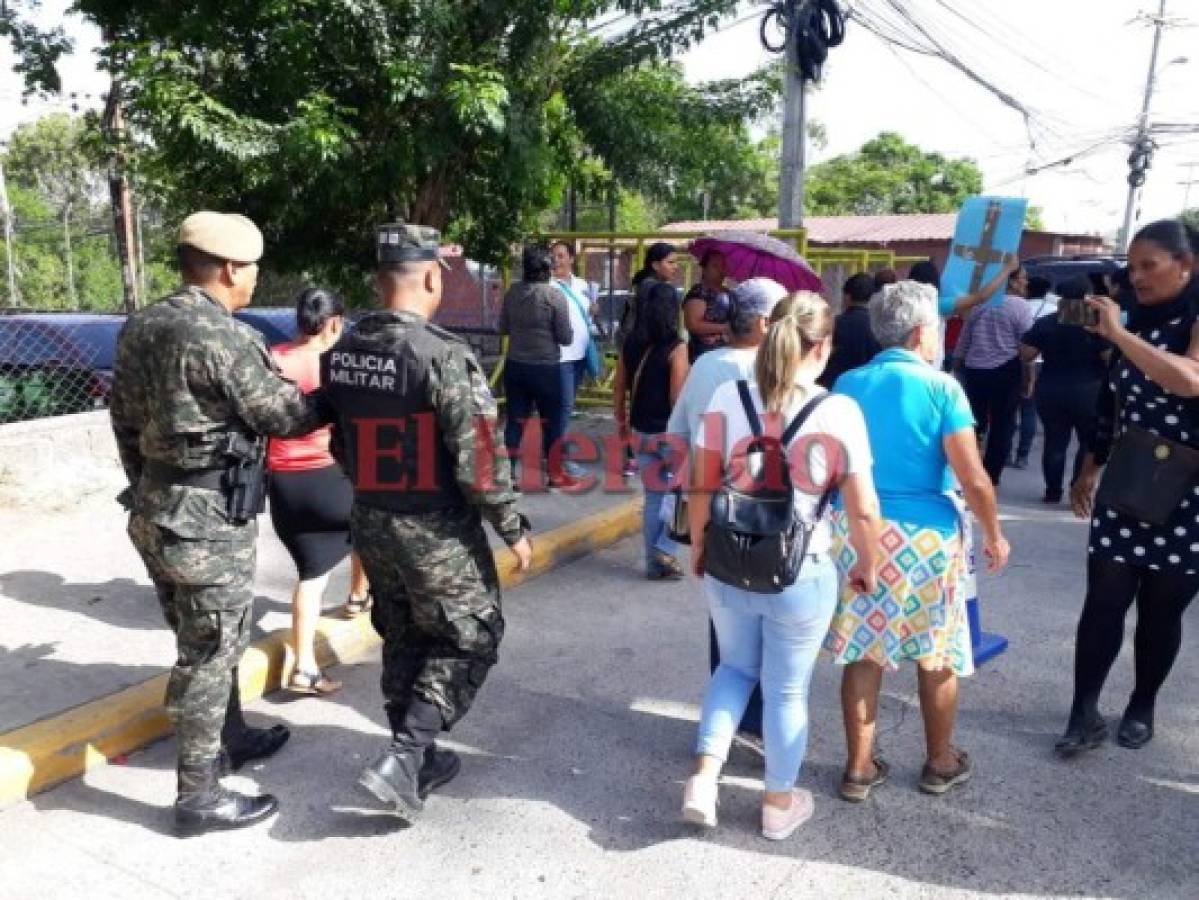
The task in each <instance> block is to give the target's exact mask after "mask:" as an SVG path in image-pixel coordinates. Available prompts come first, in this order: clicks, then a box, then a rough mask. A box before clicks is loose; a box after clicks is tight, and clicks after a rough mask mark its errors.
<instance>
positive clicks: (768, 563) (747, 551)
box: [704, 380, 831, 594]
mask: <svg viewBox="0 0 1199 900" xmlns="http://www.w3.org/2000/svg"><path fill="white" fill-rule="evenodd" d="M737 392H738V393H739V394H740V395H741V405H742V406H743V407H745V415H746V418H747V419H749V427H750V429H751V430H752V432H753V435H754V437H753V440H752V441H750V443H749V445H748V446H747V447H746V455H747V457H749V456H750V455H752V454H754V453H761V454H762V457H761V458H762V467H761V470H760V471H761V472H762V473H776V472H777V473H778V475H779V477H778V478H777V479H773V480H775V481H777V484H774V485H771V484H769V482H770V481H771V480H772V479H770V478H767V479H766V482H767V483H765V484H762V483H761V479H757V478H756V474H755V479H756V480H757V481H758V483H756V484H755V485H754V486H753V487H752V488H751V489H750V490H748V491H747V490H743V489H742V488H741V487H738V486H737V485H735V484H734V483H732V482H733V477H732V475H731V474H730V475H726V477H725V481H724V483H723V484H722V485H721V487H720V489H719V490H717V491H716V492H715V493H714V494H713V495H712V517H711V520H710V521H709V522H708V528H707V531H705V532H704V571H705V572H706V573H707V574H708V575H711V576H712V577H713V578H715V579H716V580H717V581H721V582H723V583H725V584H728V585H731V586H733V587H737V588H741V589H742V590H746V591H753V592H754V593H758V594H778V593H781V592H782V591H784V590H786V589H787V588H788V587H790V586H791V585H793V584H794V583H795V580H796V579H797V578H798V577H799V572H800V569H801V568H802V567H803V561H804V557H805V556H806V555H807V552H808V544H809V542H810V541H811V539H812V532H813V531H815V529H816V525H817V524H818V523H819V522H820V520H821V518H822V517H823V516H824V512H825V510H826V509H827V507H828V501H829V497H830V494H831V491H825V492H824V494H823V495H822V496H821V497H820V502H819V503H818V504H817V507H816V516H815V519H814V521H812V522H806V521H804V520H803V519H802V518H801V517H800V515H799V512H798V510H796V508H795V491H794V490H793V488H792V484H791V472H790V466H789V465H788V460H787V445H788V444H790V443H791V441H792V440H793V439H794V438H795V435H796V434H797V433H798V432H799V429H800V428H801V427H802V426H803V423H804V422H805V421H807V419H808V417H809V416H810V415H811V414H812V413H813V412H815V410H816V407H818V406H819V405H820V404H821V403H822V402H823V401H824V400H825V399H826V398H827V397H828V394H827V393H821V394H820V395H819V396H816V397H813V398H812V399H811V400H809V401H808V402H807V403H806V404H805V405H804V407H803V409H801V410H800V411H799V413H798V414H797V415H796V416H795V418H794V419H793V420H792V421H791V424H789V425H788V426H787V428H786V429H785V430H784V431H783V435H782V437H781V439H777V438H771V437H764V436H763V435H762V422H761V420H760V419H759V418H758V413H757V410H755V409H754V405H753V399H752V398H751V397H750V394H749V385H748V383H747V382H745V381H744V380H741V381H738V382H737Z"/></svg>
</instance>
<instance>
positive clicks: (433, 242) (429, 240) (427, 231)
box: [377, 222, 445, 266]
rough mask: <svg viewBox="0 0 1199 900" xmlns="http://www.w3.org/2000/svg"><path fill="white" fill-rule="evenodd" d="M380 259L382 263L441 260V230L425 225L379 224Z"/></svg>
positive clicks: (442, 262) (406, 223)
mask: <svg viewBox="0 0 1199 900" xmlns="http://www.w3.org/2000/svg"><path fill="white" fill-rule="evenodd" d="M377 249H378V257H377V258H378V260H379V264H380V265H387V264H388V263H407V262H440V263H441V264H442V265H443V266H444V265H445V260H443V259H442V258H441V232H439V231H438V230H437V229H436V228H429V227H427V226H425V225H412V224H410V223H408V222H392V223H391V224H389V225H380V226H379V238H378V248H377Z"/></svg>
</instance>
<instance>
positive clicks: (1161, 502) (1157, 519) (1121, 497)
mask: <svg viewBox="0 0 1199 900" xmlns="http://www.w3.org/2000/svg"><path fill="white" fill-rule="evenodd" d="M1116 421H1117V422H1118V421H1119V417H1118V416H1117V419H1116ZM1196 480H1199V450H1195V449H1194V448H1192V447H1188V446H1187V445H1186V444H1181V443H1179V442H1178V441H1172V440H1170V439H1169V438H1164V437H1160V436H1159V435H1156V434H1154V433H1153V432H1151V431H1146V430H1145V429H1144V428H1140V427H1138V426H1136V425H1128V426H1127V427H1125V429H1124V431H1123V432H1122V433H1121V434H1120V436H1119V437H1118V438H1116V443H1115V446H1114V447H1113V448H1112V453H1111V456H1110V457H1109V459H1108V461H1107V468H1106V469H1104V472H1103V479H1102V480H1101V481H1100V482H1099V490H1098V492H1097V493H1096V495H1095V502H1096V503H1099V504H1102V505H1103V506H1109V507H1111V508H1112V509H1114V510H1116V511H1117V512H1122V513H1124V514H1125V515H1127V516H1131V517H1132V518H1134V519H1136V520H1138V521H1140V522H1145V523H1147V524H1149V525H1165V524H1167V523H1168V522H1169V521H1170V516H1172V515H1173V514H1174V511H1175V510H1176V509H1178V505H1179V504H1180V503H1182V501H1183V499H1185V497H1186V494H1187V492H1188V491H1190V490H1191V488H1192V487H1194V485H1195V483H1196Z"/></svg>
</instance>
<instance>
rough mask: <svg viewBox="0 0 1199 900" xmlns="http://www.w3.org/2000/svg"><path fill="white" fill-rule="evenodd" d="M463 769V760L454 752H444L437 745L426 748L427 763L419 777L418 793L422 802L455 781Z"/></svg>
mask: <svg viewBox="0 0 1199 900" xmlns="http://www.w3.org/2000/svg"><path fill="white" fill-rule="evenodd" d="M461 769H462V759H461V758H460V757H459V756H458V754H457V753H455V752H454V751H453V750H443V749H442V748H440V747H438V746H437V745H436V744H430V745H429V746H428V747H426V748H425V761H424V764H423V765H422V766H421V767H420V772H419V773H418V775H417V785H418V787H417V793H418V794H419V795H420V798H421V799H422V800H425V799H427V798H428V796H429V794H430V793H432V792H433V791H435V790H437V789H438V788H439V787H441V786H442V785H443V784H449V783H450V782H451V781H453V780H454V779H455V778H456V777H457V775H458V772H459V771H460V770H461Z"/></svg>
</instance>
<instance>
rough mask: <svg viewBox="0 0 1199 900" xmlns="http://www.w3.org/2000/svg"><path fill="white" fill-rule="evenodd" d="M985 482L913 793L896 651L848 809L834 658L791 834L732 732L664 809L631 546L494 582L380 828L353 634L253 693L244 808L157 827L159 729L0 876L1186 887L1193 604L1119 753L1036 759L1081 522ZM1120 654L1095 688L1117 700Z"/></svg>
mask: <svg viewBox="0 0 1199 900" xmlns="http://www.w3.org/2000/svg"><path fill="white" fill-rule="evenodd" d="M1009 481H1010V484H1006V485H1005V494H1006V495H1007V499H1008V502H1007V503H1006V505H1005V516H1006V518H1007V520H1008V528H1009V530H1010V534H1011V537H1012V540H1013V544H1014V546H1015V549H1016V553H1015V562H1014V565H1013V566H1012V568H1011V570H1010V571H1009V572H1008V573H1007V574H1005V575H1003V576H1001V577H1000V578H998V579H992V580H987V581H985V582H984V585H983V591H984V603H985V614H986V617H987V620H988V624H989V625H990V626H991V627H993V628H995V629H996V630H1000V631H1002V632H1004V633H1005V634H1007V635H1008V637H1010V638H1011V640H1012V649H1011V650H1010V651H1009V652H1008V653H1007V654H1005V655H1004V656H1002V657H1000V658H999V659H998V660H996V661H995V662H994V663H992V664H990V665H989V666H987V667H986V668H985V669H984V670H983V671H982V672H980V673H979V675H978V676H977V677H976V678H974V679H973V680H972V681H971V682H970V683H969V684H968V685H967V687H966V688H965V690H964V692H963V697H962V712H961V717H960V728H959V735H958V739H959V742H960V743H961V744H962V745H963V746H965V747H967V748H969V749H970V750H971V751H972V753H973V755H974V756H975V759H976V761H977V765H978V774H977V776H976V778H975V780H974V781H973V782H971V783H970V784H969V785H967V786H966V787H964V788H963V789H962V790H960V791H957V792H954V793H951V794H950V795H948V796H947V797H944V798H941V799H932V798H928V797H925V796H924V795H922V794H920V793H919V792H918V791H917V790H916V788H915V780H916V778H917V776H918V773H919V768H920V764H921V738H920V721H919V713H918V709H917V707H916V706H915V681H914V678H913V676H912V673H911V672H910V671H909V672H903V673H901V674H900V675H898V676H895V677H893V678H890V679H889V680H888V682H887V684H886V687H885V694H886V696H885V699H884V704H883V721H882V729H881V730H882V732H883V735H884V738H883V746H884V749H885V751H886V753H887V756H888V758H889V759H890V761H891V762H892V764H893V766H894V769H895V777H894V780H893V782H892V783H891V784H889V785H887V786H886V787H885V788H883V789H881V790H880V791H879V792H878V793H877V794H876V796H875V798H873V799H872V800H871V801H870V802H869V803H867V804H864V805H861V806H850V805H848V804H845V803H842V802H841V801H839V800H837V799H836V797H835V793H834V792H835V787H836V781H837V778H838V775H839V772H840V770H841V767H842V760H843V753H844V744H843V739H842V734H841V729H840V724H839V714H838V711H837V700H836V673H835V671H834V670H833V669H832V667H830V666H828V665H822V666H820V667H819V668H818V670H817V677H816V679H815V682H814V685H813V690H812V711H811V718H812V728H813V734H812V744H811V750H810V755H809V759H808V762H807V764H806V765H805V767H804V771H803V773H802V775H801V781H802V783H803V784H804V785H805V786H807V787H809V788H811V789H812V790H813V791H814V792H815V793H816V796H817V815H816V817H815V819H814V820H813V821H812V822H810V823H809V824H808V825H806V826H805V827H804V828H803V829H801V830H800V831H799V832H798V833H797V834H796V835H795V836H794V837H793V838H792V839H791V840H789V841H787V842H784V843H782V844H770V843H768V842H765V841H763V840H762V839H761V838H759V837H758V836H757V834H756V818H757V804H758V798H759V795H758V790H759V787H758V782H756V780H755V779H756V778H757V777H758V775H759V772H760V760H759V759H758V758H757V757H756V756H754V755H753V753H752V752H751V751H749V750H745V749H740V750H737V751H736V755H735V757H734V760H733V761H732V765H731V766H730V768H729V770H728V777H727V778H726V783H725V786H724V788H723V793H722V805H721V809H720V815H721V827H720V828H719V829H718V830H717V831H715V832H713V833H711V834H706V835H705V834H699V833H696V832H694V831H692V830H690V829H689V828H688V827H686V826H683V825H680V824H679V823H678V822H677V821H676V811H677V807H678V803H679V799H680V792H681V785H682V779H683V777H684V775H685V773H686V769H687V766H688V758H689V751H690V745H691V742H692V740H693V739H694V732H695V722H696V718H697V715H698V702H699V698H700V694H701V691H702V687H703V680H704V674H705V661H704V653H705V640H706V638H705V631H704V629H705V625H704V614H703V609H702V606H701V604H700V603H699V602H698V600H697V599H696V597H695V594H694V592H693V590H692V589H690V588H689V587H688V586H687V585H673V586H672V585H658V584H648V583H646V582H644V581H642V580H641V579H640V578H639V577H638V576H637V555H638V553H639V550H638V546H639V544H638V541H637V540H628V541H625V542H623V543H622V544H620V545H618V546H617V547H615V548H612V549H610V550H608V551H604V552H601V553H599V554H596V555H594V556H592V557H589V558H587V559H584V560H581V561H579V562H577V563H574V564H572V565H570V566H567V567H565V568H563V569H561V570H558V571H557V572H554V573H551V574H549V575H547V576H545V577H543V578H540V579H537V580H535V581H533V582H531V583H529V584H527V585H525V586H523V587H521V588H518V589H516V590H514V591H512V592H511V593H510V594H509V596H508V599H507V612H508V617H509V629H508V636H507V638H506V642H505V645H504V651H503V656H502V661H501V665H500V666H499V667H498V668H497V669H496V670H495V672H494V674H493V676H492V678H491V680H490V681H489V683H488V685H487V686H486V688H485V689H484V691H483V692H482V694H481V697H480V701H479V704H478V706H477V707H476V710H475V712H474V713H473V714H472V715H471V716H470V717H468V718H467V719H466V720H465V721H464V722H463V723H462V724H461V725H460V726H459V728H458V729H456V730H455V732H454V733H453V735H452V738H453V745H454V746H456V747H457V748H458V749H459V750H460V751H461V752H462V753H463V754H464V755H465V756H466V764H465V766H464V770H463V773H462V775H461V777H460V778H459V779H458V780H457V781H455V782H454V783H453V784H452V785H450V786H448V788H447V789H446V791H445V793H444V794H443V795H440V796H437V797H436V798H435V799H434V800H432V801H431V802H430V804H429V806H428V808H427V810H426V813H425V815H424V816H423V818H422V819H421V820H420V821H419V822H418V823H417V824H416V825H415V826H413V827H405V826H404V825H402V824H401V823H400V822H399V821H398V820H397V819H395V818H394V817H393V816H391V815H390V814H387V813H385V812H382V811H380V810H379V809H378V808H377V806H376V805H375V804H374V803H373V802H372V801H370V800H369V798H367V797H365V795H361V796H360V795H359V794H358V793H357V791H356V790H355V788H354V784H353V782H354V778H355V776H356V774H357V771H358V770H359V769H360V768H361V766H362V765H363V764H364V763H365V762H366V761H368V757H371V756H372V755H373V754H374V753H375V752H377V751H378V749H379V748H380V747H381V746H382V744H383V742H384V740H385V736H384V730H383V724H382V723H383V716H382V711H381V708H380V703H379V699H378V694H377V678H378V668H377V659H376V658H375V657H374V656H371V657H370V658H364V659H361V660H357V661H355V662H354V663H353V664H351V665H348V666H346V667H343V668H342V669H341V670H339V677H343V678H345V680H346V682H347V687H346V690H345V691H344V692H343V694H342V695H340V696H339V697H338V698H337V699H335V700H332V701H329V700H323V701H322V700H317V699H309V698H306V699H303V700H299V701H293V702H285V701H281V700H278V699H275V698H267V699H265V700H263V701H260V702H258V703H257V704H255V705H254V711H255V712H257V713H259V714H260V715H268V716H271V717H275V718H279V719H282V720H285V721H287V722H289V723H290V724H291V725H292V728H293V732H294V738H293V740H292V744H291V745H290V746H289V747H288V748H287V749H286V750H285V752H284V753H283V754H281V755H280V756H279V758H278V759H277V760H273V761H271V763H270V764H269V765H267V766H265V767H263V768H261V769H259V770H258V771H255V772H252V773H250V776H249V777H250V779H251V780H252V781H253V782H255V783H257V784H259V785H261V786H262V787H264V788H267V789H270V790H272V791H275V792H277V793H278V794H279V796H280V797H281V799H282V803H283V808H282V811H281V813H280V815H279V816H278V817H277V818H276V819H275V820H274V821H272V822H270V823H269V824H264V825H262V826H259V827H257V828H255V829H253V830H250V831H248V832H242V833H238V834H223V835H210V836H206V837H203V838H197V839H193V840H191V841H186V842H182V841H178V840H176V839H174V838H172V837H170V836H169V833H168V832H169V826H170V821H171V818H170V810H169V804H170V801H171V799H172V792H173V773H172V771H171V766H172V765H173V762H172V760H173V757H172V745H171V744H170V742H164V743H162V744H159V745H157V746H155V747H152V748H150V749H148V750H147V751H144V752H142V753H138V754H134V755H133V756H131V757H130V758H129V760H128V761H127V763H126V764H125V765H114V766H109V767H107V768H105V769H101V770H98V771H96V772H93V773H92V774H90V775H88V776H87V777H86V778H85V779H84V780H81V781H76V782H73V783H69V784H66V785H63V786H61V787H60V788H58V789H56V790H53V791H51V792H49V793H46V794H44V795H41V796H39V797H36V798H34V800H33V801H31V802H29V803H25V804H22V805H20V806H17V807H14V808H12V809H10V810H7V811H5V812H3V813H0V873H2V874H0V897H2V898H9V897H12V898H29V897H33V896H39V897H46V898H52V897H67V896H78V895H80V894H82V893H84V892H86V894H87V896H89V897H91V898H104V897H114V898H115V897H173V896H188V897H191V896H197V895H201V894H203V895H209V896H221V897H250V896H255V897H280V898H307V897H314V898H330V897H356V898H357V897H363V898H365V897H428V896H449V897H459V896H469V897H530V896H532V897H555V898H556V897H592V896H617V897H625V896H637V897H643V896H648V897H658V896H672V897H673V896H700V897H716V896H750V895H753V896H778V897H795V896H821V897H825V896H851V895H853V896H856V897H878V896H891V895H895V896H903V897H949V896H955V897H956V896H967V895H1036V896H1069V897H1076V896H1105V897H1128V898H1132V897H1136V898H1143V897H1153V898H1158V897H1162V898H1167V897H1169V898H1188V900H1192V898H1195V897H1197V896H1199V856H1197V854H1196V849H1197V840H1199V763H1197V760H1199V705H1197V704H1195V703H1194V698H1195V697H1196V696H1199V646H1196V641H1195V639H1194V633H1195V631H1194V629H1195V626H1197V625H1199V619H1197V618H1196V613H1195V611H1194V609H1192V611H1191V613H1190V614H1189V624H1190V626H1191V628H1192V633H1191V635H1190V636H1189V637H1188V639H1187V642H1186V646H1185V647H1184V652H1183V657H1182V659H1181V660H1180V663H1179V666H1178V669H1177V670H1176V672H1175V675H1174V677H1173V678H1172V680H1171V682H1170V684H1169V685H1168V686H1167V688H1166V691H1165V694H1164V696H1163V697H1162V701H1161V705H1160V707H1159V714H1158V715H1159V721H1158V725H1159V730H1160V731H1159V736H1158V738H1157V739H1156V740H1155V741H1154V742H1153V743H1152V744H1151V745H1150V746H1149V747H1148V748H1146V749H1144V750H1142V751H1137V752H1133V751H1127V750H1122V749H1120V748H1118V747H1116V746H1114V745H1111V746H1108V747H1105V748H1103V749H1101V750H1099V751H1097V752H1096V753H1094V754H1093V755H1092V756H1091V757H1089V758H1087V759H1085V760H1081V761H1078V762H1077V763H1075V764H1071V765H1066V764H1062V763H1059V762H1056V761H1055V760H1053V759H1052V757H1051V754H1050V747H1051V745H1052V742H1053V739H1054V737H1055V736H1056V734H1057V733H1058V731H1059V729H1060V727H1061V725H1062V723H1063V717H1064V713H1065V709H1066V705H1067V702H1068V691H1069V670H1070V656H1069V654H1070V647H1071V641H1072V630H1073V626H1074V621H1075V617H1076V614H1077V609H1078V606H1079V603H1080V593H1081V589H1080V581H1079V577H1080V573H1081V561H1082V557H1081V553H1082V542H1083V541H1084V538H1085V526H1083V525H1082V524H1076V523H1073V522H1072V521H1071V520H1069V519H1068V517H1067V516H1066V515H1065V514H1064V513H1063V512H1062V511H1060V510H1059V511H1056V512H1051V511H1045V510H1043V509H1040V508H1038V507H1036V506H1035V505H1034V504H1033V503H1030V502H1028V501H1029V499H1030V498H1032V497H1033V496H1034V494H1035V490H1036V485H1035V483H1034V479H1033V477H1032V476H1031V473H1028V474H1025V473H1019V474H1016V475H1015V476H1014V477H1012V478H1010V479H1009ZM1129 678H1130V665H1129V660H1128V658H1127V657H1124V658H1122V659H1121V661H1120V662H1119V663H1118V664H1117V667H1116V670H1115V672H1114V673H1113V677H1112V684H1111V687H1110V690H1109V692H1108V694H1107V696H1106V697H1105V702H1104V709H1105V711H1106V712H1107V713H1109V714H1110V715H1112V716H1115V715H1117V714H1118V713H1119V711H1120V709H1121V707H1122V704H1123V700H1124V698H1125V696H1126V695H1127V691H1128V689H1129Z"/></svg>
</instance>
